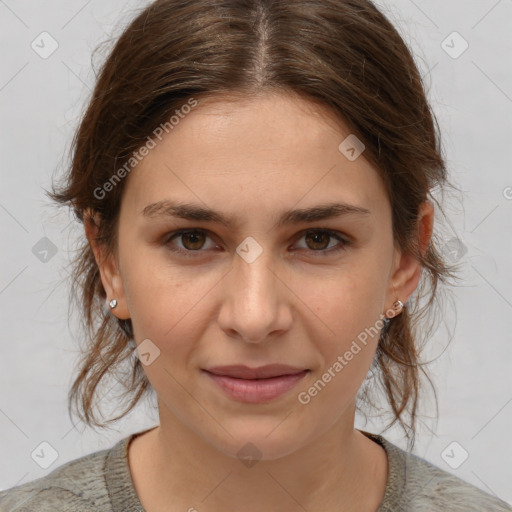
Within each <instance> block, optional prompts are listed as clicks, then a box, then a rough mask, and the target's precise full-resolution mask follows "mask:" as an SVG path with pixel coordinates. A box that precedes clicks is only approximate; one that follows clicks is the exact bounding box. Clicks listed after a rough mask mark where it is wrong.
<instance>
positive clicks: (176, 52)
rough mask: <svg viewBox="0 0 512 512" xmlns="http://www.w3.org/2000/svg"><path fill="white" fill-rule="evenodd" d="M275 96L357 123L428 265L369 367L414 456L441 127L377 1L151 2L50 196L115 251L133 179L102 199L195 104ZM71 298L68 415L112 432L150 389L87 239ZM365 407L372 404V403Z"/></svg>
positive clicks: (105, 69) (436, 275)
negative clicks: (425, 215)
mask: <svg viewBox="0 0 512 512" xmlns="http://www.w3.org/2000/svg"><path fill="white" fill-rule="evenodd" d="M267 91H268V92H272V91H275V92H288V93H296V94H299V95H301V96H302V97H303V98H305V99H309V100H312V101H315V102H319V103H321V104H322V105H325V106H326V107H328V109H329V110H330V111H331V112H332V113H333V114H334V115H335V116H337V117H338V118H339V119H341V120H343V121H344V122H345V123H347V124H348V126H349V127H350V129H351V131H352V133H354V134H356V135H357V137H358V138H359V139H360V140H361V141H363V143H364V144H365V146H366V150H365V153H364V156H365V157H366V158H367V159H368V160H369V161H370V162H371V163H372V164H374V165H375V166H376V167H377V168H378V169H379V170H380V172H381V175H382V178H383V181H384V183H385V186H386V189H387V192H388V194H389V199H390V203H391V206H392V222H393V236H394V239H395V243H396V245H397V246H399V247H400V248H402V249H403V250H404V251H410V252H411V253H413V254H415V256H416V257H417V258H418V260H420V261H421V263H422V266H423V273H422V279H421V282H420V285H419V287H418V290H417V300H414V301H411V304H407V305H406V307H405V308H404V310H403V312H402V314H400V315H399V316H397V317H395V318H393V319H391V320H390V321H389V322H387V323H386V325H385V326H384V328H383V329H382V332H381V337H380V340H379V344H378V349H377V353H376V356H375V358H374V362H373V365H372V374H373V373H374V372H375V373H376V374H378V376H379V379H378V382H379V383H380V385H381V389H382V390H384V392H385V394H386V397H387V400H388V402H389V404H390V405H391V408H392V413H393V421H392V423H391V424H390V425H388V428H389V427H390V426H391V425H392V424H394V423H395V422H396V421H397V420H398V421H399V423H400V425H401V426H402V428H403V429H404V431H405V433H406V435H407V437H408V438H409V446H410V447H411V448H412V446H413V445H414V434H415V422H416V409H417V405H418V395H419V388H420V371H422V372H423V373H424V374H425V375H426V376H427V378H428V375H427V374H426V372H425V370H424V369H423V363H421V362H420V358H419V341H420V340H419V337H418V336H417V334H418V333H417V330H418V329H417V328H418V326H419V325H420V319H421V320H422V327H423V328H424V329H425V327H426V323H425V321H426V318H424V317H425V313H426V312H427V311H431V308H432V306H433V305H434V302H435V301H436V300H435V299H436V298H437V294H436V289H437V288H438V284H439V283H440V282H441V281H446V280H447V279H448V277H450V276H451V275H452V274H451V270H450V268H448V266H447V265H446V264H445V263H444V262H443V260H442V258H441V256H440V252H439V249H438V247H437V245H436V244H437V243H438V240H437V238H436V236H435V235H434V237H433V239H432V240H431V242H430V244H429V246H428V247H427V250H426V253H425V254H423V255H422V254H421V252H420V251H419V248H418V243H417V242H418V241H417V235H416V233H417V217H418V208H419V205H420V203H422V202H423V201H424V200H425V199H427V198H429V199H431V200H433V198H432V195H431V190H432V189H433V188H434V187H440V186H441V185H446V184H447V176H446V167H445V163H444V158H443V156H442V151H441V148H440V141H439V127H438V125H437V121H436V119H435V116H434V114H433V112H432V111H431V108H430V105H429V103H428V101H427V98H426V93H425V89H424V86H423V82H422V78H421V76H420V74H419V72H418V69H417V67H416V65H415V62H414V59H413V57H412V55H411V52H410V50H409V49H408V46H407V44H406V43H405V42H404V40H403V39H402V37H401V36H400V35H399V33H398V31H397V30H396V29H395V28H394V26H393V25H392V24H391V23H390V22H389V21H388V19H387V18H386V17H385V16H384V15H383V14H382V13H381V12H380V11H379V10H378V9H377V8H376V7H375V6H374V4H373V3H372V2H370V1H368V0H286V1H281V2H280V1H275V0H222V1H220V0H196V1H194V2H190V1H189V0H157V1H155V2H153V3H152V4H150V5H149V6H148V7H146V8H144V9H143V10H142V11H141V12H140V13H139V14H138V15H137V16H136V17H135V18H134V19H133V20H132V21H131V22H130V24H129V25H128V27H127V28H126V29H125V30H124V31H123V33H122V34H121V36H120V37H119V38H118V39H117V41H116V42H115V45H114V47H113V49H112V50H111V52H110V54H109V55H108V58H107V59H106V61H105V62H104V64H103V65H102V67H101V70H100V73H99V76H98V78H97V83H96V86H95V88H94V91H93V93H92V97H91V98H90V101H89V104H88V106H87V110H86V112H85V114H84V116H83V118H82V120H81V123H80V125H79V127H78V129H77V131H76V133H75V136H74V139H73V142H72V146H71V151H72V161H71V168H70V172H69V174H67V175H66V176H65V178H66V183H65V184H64V185H63V186H62V188H61V189H60V190H58V191H56V189H55V186H54V187H53V191H52V193H48V195H49V196H50V197H51V198H52V199H53V200H55V201H57V202H58V203H60V204H66V203H67V204H69V205H71V206H72V208H73V211H74V214H75V216H76V217H77V219H78V220H79V221H80V222H93V223H94V222H95V221H94V220H93V218H92V216H91V215H89V214H88V211H90V212H94V213H95V214H97V215H98V216H99V219H100V222H99V226H98V227H99V231H98V239H99V240H101V242H102V244H104V247H105V248H106V249H107V251H110V252H115V251H116V250H117V249H116V247H117V239H116V235H117V231H116V229H117V223H118V214H119V209H120V201H121V196H122V192H123V183H124V182H123V180H119V183H117V184H116V186H113V187H111V190H109V193H108V195H107V196H106V197H101V195H103V194H98V193H97V190H99V188H101V187H103V186H104V184H105V183H106V182H108V181H109V180H111V179H112V176H113V175H114V174H115V173H116V171H118V170H119V169H120V168H122V166H123V165H125V164H126V162H127V161H128V160H129V159H130V157H132V158H133V155H134V154H135V153H136V152H137V150H138V149H139V148H140V147H141V146H142V145H143V144H145V143H146V142H147V141H148V137H150V136H151V137H152V136H153V135H152V134H154V133H155V129H156V128H157V127H158V126H159V125H162V124H164V123H167V124H168V120H169V118H170V116H171V115H172V114H173V113H174V112H175V111H176V110H179V109H180V108H181V107H182V106H183V105H184V104H186V103H187V100H190V98H195V99H196V100H199V101H200V100H201V99H202V98H206V97H214V96H218V95H228V96H231V97H233V98H236V96H237V95H244V94H245V95H249V96H254V95H256V94H258V93H260V92H267ZM95 191H96V193H95ZM98 196H100V197H98ZM433 201H434V202H436V203H437V201H435V200H433ZM72 292H73V296H74V298H75V299H76V300H77V303H78V305H79V308H80V309H81V311H82V313H84V315H82V319H83V322H84V327H86V329H87V332H88V337H87V340H86V346H85V348H84V350H83V354H82V358H81V361H80V368H79V372H78V375H77V376H76V378H75V380H74V383H73V386H72V388H71V390H70V392H69V397H68V399H69V402H68V405H69V408H70V410H71V407H72V405H73V404H75V405H77V411H78V415H79V417H80V419H82V420H83V421H84V422H85V423H86V424H88V425H89V426H99V427H103V428H104V427H105V425H106V424H107V423H110V422H113V421H116V420H118V419H120V418H121V417H123V416H124V415H126V414H127V413H128V412H129V411H130V410H131V409H133V407H134V406H135V405H136V403H137V402H138V400H139V399H140V398H141V396H143V395H144V394H145V393H146V392H147V391H150V390H151V387H150V385H149V381H148V380H147V378H146V376H145V374H144V372H143V370H142V368H141V363H140V361H139V359H138V358H137V357H132V355H133V352H134V350H133V348H134V347H133V344H130V343H129V342H130V340H131V339H132V337H133V332H132V326H131V320H129V319H128V320H120V319H117V318H115V317H113V316H112V315H110V314H109V313H108V312H107V311H106V309H105V300H106V294H105V290H104V288H103V285H102V282H101V279H100V274H99V269H98V267H97V264H96V261H95V258H94V254H93V252H92V249H91V247H90V245H89V243H88V241H87V240H85V239H84V240H83V244H82V246H81V247H80V251H79V254H78V256H77V258H76V260H75V261H74V262H73V274H72ZM420 303H421V304H420ZM98 321H99V323H98ZM424 332H430V331H429V330H428V329H427V330H426V331H424ZM127 359H129V361H128V362H127V361H126V360H127ZM123 362H125V364H124V365H123V364H121V363H123ZM127 368H128V369H129V370H130V374H131V377H130V379H125V378H122V379H118V380H119V381H121V382H123V383H125V382H126V384H125V386H126V392H125V395H124V396H125V397H129V398H130V402H129V403H128V405H127V408H126V409H125V410H124V411H123V412H122V413H121V414H120V415H119V416H116V417H115V418H112V419H110V420H108V421H107V422H106V423H99V422H98V421H97V419H96V416H95V414H94V411H93V406H94V405H95V403H96V399H95V394H96V393H97V392H98V389H97V388H98V386H99V385H100V383H101V382H102V381H103V379H104V378H105V377H106V376H112V375H114V373H115V371H116V369H124V370H126V369H127ZM428 380H429V381H430V379H428ZM103 382H104V381H103ZM434 391H435V390H434ZM365 399H366V400H367V401H368V403H370V399H369V396H366V395H365ZM406 414H408V415H409V419H410V421H409V422H407V420H406V419H405V416H406Z"/></svg>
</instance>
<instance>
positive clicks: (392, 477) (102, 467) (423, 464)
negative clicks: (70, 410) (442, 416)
mask: <svg viewBox="0 0 512 512" xmlns="http://www.w3.org/2000/svg"><path fill="white" fill-rule="evenodd" d="M152 428H153V427H152ZM361 432H362V433H363V434H365V435H366V436H367V437H369V438H370V439H373V440H374V441H376V442H377V443H379V444H380V445H382V446H383V447H384V449H385V450H386V453H387V456H388V461H389V474H388V480H387V484H386V493H385V496H384V500H383V501H382V503H381V505H380V506H379V508H378V510H377V511H376V512H420V511H421V512H441V511H442V512H446V511H453V512H459V511H460V512H512V507H511V506H510V505H508V504H507V503H506V502H504V501H502V500H500V499H498V498H496V497H494V496H492V495H490V494H487V493H486V492H484V491H482V490H480V489H478V488H477V487H475V486H473V485H471V484H469V483H467V482H465V481H464V480H461V479H460V478H457V477H455V476H453V475H451V474H450V473H448V472H446V471H443V470H442V469H440V468H438V467H436V466H434V465H432V464H431V463H429V462H428V461H426V460H424V459H422V458H420V457H418V456H416V455H413V454H411V453H408V452H406V451H404V450H402V449H401V448H399V447H398V446H396V445H394V444H393V443H391V442H389V441H388V440H387V439H385V438H384V437H382V436H380V435H376V434H371V433H369V432H365V431H361ZM135 435H136V434H132V435H131V436H128V437H126V438H124V439H122V440H120V441H119V442H118V443H117V444H115V445H114V446H113V447H112V448H109V449H105V450H102V451H98V452H95V453H91V454H89V455H86V456H84V457H81V458H78V459H75V460H72V461H70V462H67V463H65V464H63V465H61V466H59V467H58V468H56V469H54V470H53V471H52V472H51V473H49V474H48V475H46V476H44V477H42V478H39V479H37V480H33V481H32V482H26V483H24V484H22V485H19V486H17V487H12V488H11V489H7V490H6V491H2V492H0V512H60V511H62V512H92V511H94V512H144V508H143V507H142V505H141V503H140V501H139V498H138V496H137V493H136V492H135V488H134V487H133V482H132V479H131V474H130V469H129V466H128V459H127V448H128V443H129V442H130V440H131V439H132V438H133V437H134V436H135Z"/></svg>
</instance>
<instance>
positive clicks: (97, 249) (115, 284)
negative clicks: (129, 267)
mask: <svg viewBox="0 0 512 512" xmlns="http://www.w3.org/2000/svg"><path fill="white" fill-rule="evenodd" d="M84 226H85V234H86V237H87V239H88V240H89V244H90V245H91V248H92V250H93V253H94V258H95V260H96V264H97V265H98V269H99V271H100V278H101V282H102V284H103V288H104V289H105V293H106V295H107V297H106V301H105V306H106V308H107V309H108V311H110V312H112V314H114V315H115V316H116V317H117V318H120V319H122V320H127V319H128V318H130V312H129V311H128V307H127V305H126V300H125V293H124V287H123V281H122V278H121V274H120V272H119V267H118V263H117V261H116V258H115V255H114V254H106V249H105V247H104V246H103V245H102V243H101V242H99V241H98V240H97V235H98V226H99V223H98V216H97V215H95V216H92V215H91V214H90V213H87V214H86V215H84ZM113 299H115V301H116V303H115V306H114V307H115V311H114V307H111V305H110V302H111V301H112V300H113Z"/></svg>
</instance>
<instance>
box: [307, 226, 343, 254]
mask: <svg viewBox="0 0 512 512" xmlns="http://www.w3.org/2000/svg"><path fill="white" fill-rule="evenodd" d="M301 239H305V240H306V245H307V249H309V250H310V252H314V253H318V255H319V256H329V255H330V254H333V253H337V252H339V251H342V250H344V249H346V246H348V245H349V242H348V240H346V239H345V238H343V237H341V236H340V235H339V233H337V232H336V231H331V230H329V229H310V230H308V231H306V232H305V233H304V234H303V236H302V237H301ZM332 239H335V240H337V241H338V243H337V244H334V245H331V246H330V247H329V240H331V241H332Z"/></svg>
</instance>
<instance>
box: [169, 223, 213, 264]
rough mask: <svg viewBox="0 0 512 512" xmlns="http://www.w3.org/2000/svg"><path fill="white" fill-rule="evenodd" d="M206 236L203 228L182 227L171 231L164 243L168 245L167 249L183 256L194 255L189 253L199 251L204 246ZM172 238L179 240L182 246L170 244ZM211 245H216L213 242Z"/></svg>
mask: <svg viewBox="0 0 512 512" xmlns="http://www.w3.org/2000/svg"><path fill="white" fill-rule="evenodd" d="M208 238H209V237H208V236H207V235H206V231H205V230H203V229H187V230H185V229H182V230H180V231H175V232H174V233H171V236H170V237H169V238H167V241H166V242H165V244H166V245H167V246H169V249H170V250H171V251H173V252H176V253H178V254H183V255H184V256H191V257H194V256H195V255H194V254H191V253H194V252H198V253H200V252H201V250H200V249H202V248H204V247H203V246H204V241H205V239H208ZM174 239H178V240H181V242H182V247H174V246H172V244H171V242H173V241H174ZM213 247H216V245H215V244H213ZM207 248H208V247H207ZM210 248H212V247H210Z"/></svg>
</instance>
